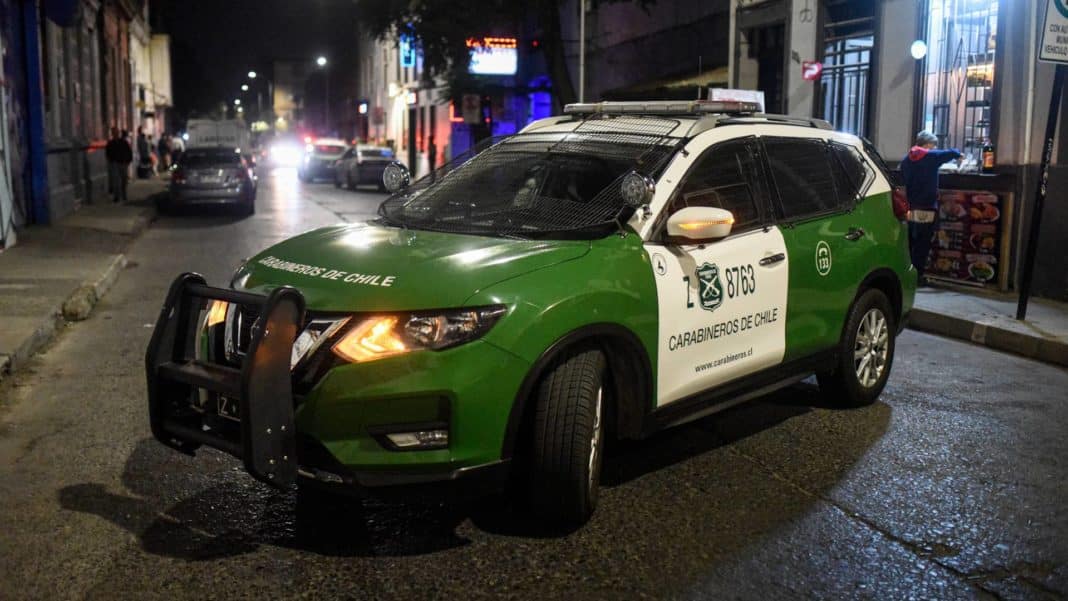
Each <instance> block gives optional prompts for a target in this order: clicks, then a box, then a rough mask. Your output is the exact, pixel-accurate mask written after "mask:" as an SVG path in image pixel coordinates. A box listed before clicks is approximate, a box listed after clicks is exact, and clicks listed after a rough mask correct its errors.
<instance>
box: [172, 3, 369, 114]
mask: <svg viewBox="0 0 1068 601" xmlns="http://www.w3.org/2000/svg"><path fill="white" fill-rule="evenodd" d="M154 1H155V2H156V3H157V5H156V6H154V7H153V12H154V13H156V14H155V18H154V20H153V23H152V25H153V29H154V30H155V31H162V32H164V33H169V34H171V65H172V70H173V72H172V76H173V77H172V82H173V86H174V102H175V107H174V113H175V117H177V118H179V119H184V118H185V117H188V116H191V115H195V114H197V113H201V114H203V113H206V112H207V111H210V110H212V109H214V108H216V107H217V106H218V104H219V103H220V102H222V101H227V102H232V101H233V99H234V98H235V97H238V95H239V94H240V87H241V84H242V83H251V82H248V80H247V78H246V74H247V73H248V71H249V70H255V71H257V72H259V73H261V74H266V73H267V72H268V71H269V65H270V63H271V62H272V61H273V60H274V59H287V60H292V59H305V58H306V59H307V60H308V61H309V64H310V63H311V61H313V60H314V58H315V56H317V55H319V54H324V55H326V56H327V57H330V59H331V65H332V67H334V70H333V71H334V72H333V73H332V77H333V81H337V80H338V79H339V78H344V77H345V75H346V72H348V70H349V69H351V65H352V64H354V63H353V62H352V61H353V59H354V54H355V53H354V52H353V50H354V49H355V47H356V38H357V31H356V20H355V16H354V9H353V4H354V2H353V0H222V1H219V2H207V1H205V0H154ZM260 79H261V82H262V78H260ZM247 98H248V97H246V100H245V102H246V103H247V102H249V100H247ZM252 98H253V99H254V98H255V96H254V95H253V96H252ZM253 102H254V100H253Z"/></svg>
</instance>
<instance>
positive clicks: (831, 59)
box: [819, 0, 876, 136]
mask: <svg viewBox="0 0 1068 601" xmlns="http://www.w3.org/2000/svg"><path fill="white" fill-rule="evenodd" d="M875 6H876V3H875V2H871V1H870V0H837V1H829V2H827V6H826V9H827V19H826V24H825V25H824V27H823V75H822V76H821V78H820V87H819V96H820V100H819V104H820V105H821V108H822V111H823V118H824V119H826V120H827V121H830V122H831V123H832V124H833V125H834V128H835V129H837V130H839V131H845V132H849V133H851V134H856V135H858V136H866V135H867V134H868V123H867V122H868V97H869V94H870V87H871V49H872V45H873V43H874V39H875V37H874V30H875V27H874V24H875Z"/></svg>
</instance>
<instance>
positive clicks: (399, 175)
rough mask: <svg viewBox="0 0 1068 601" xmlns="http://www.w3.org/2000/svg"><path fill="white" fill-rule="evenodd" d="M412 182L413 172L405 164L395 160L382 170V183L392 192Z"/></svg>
mask: <svg viewBox="0 0 1068 601" xmlns="http://www.w3.org/2000/svg"><path fill="white" fill-rule="evenodd" d="M411 182H412V174H411V172H410V171H408V168H407V167H405V166H404V165H402V164H400V163H398V162H396V161H394V162H392V163H390V164H389V165H386V168H385V169H383V170H382V184H383V185H384V186H385V187H386V190H389V191H390V193H393V192H398V191H400V190H403V189H404V188H407V187H408V184H410V183H411Z"/></svg>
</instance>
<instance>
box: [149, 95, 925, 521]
mask: <svg viewBox="0 0 1068 601" xmlns="http://www.w3.org/2000/svg"><path fill="white" fill-rule="evenodd" d="M755 109H756V107H755V106H753V105H748V104H740V103H715V102H707V101H692V102H655V103H654V102H649V103H600V104H585V105H570V106H568V107H567V109H566V110H565V114H564V115H563V116H560V117H554V118H549V119H544V120H541V121H538V122H535V123H533V124H531V125H530V126H528V127H527V128H526V129H525V130H523V131H522V132H520V133H519V134H517V135H515V136H512V137H509V138H506V139H503V140H493V141H491V143H489V144H487V145H485V146H483V147H480V148H477V149H476V151H475V152H472V153H471V154H470V155H468V156H462V157H459V158H457V159H456V160H455V161H453V162H452V163H451V164H450V165H448V166H446V167H445V168H443V169H440V170H438V171H436V172H434V173H433V174H432V175H430V176H428V177H426V178H423V179H422V180H419V181H417V182H414V183H412V184H410V185H409V182H408V173H407V170H406V169H404V168H403V167H402V166H400V165H394V166H391V167H390V168H389V169H388V170H387V172H386V174H385V180H386V184H387V187H389V188H390V189H391V190H392V191H394V194H393V195H392V196H391V197H389V198H388V199H387V200H386V201H385V202H383V204H382V205H381V207H380V209H379V216H378V218H377V219H374V220H372V221H370V222H368V223H363V224H350V225H337V226H333V227H326V228H322V229H318V230H314V231H311V232H308V233H305V234H302V235H299V236H297V237H294V238H292V239H289V240H287V241H284V242H282V243H280V244H277V245H274V246H272V247H270V248H268V249H266V250H264V251H263V252H262V253H260V254H258V255H256V256H254V257H252V258H250V259H249V260H248V261H247V262H246V263H245V264H244V265H242V266H241V267H240V269H238V271H237V273H236V274H235V275H234V278H233V280H232V282H231V283H230V287H229V288H213V287H209V286H208V285H207V283H206V282H205V281H204V279H203V278H201V277H200V276H199V275H196V274H184V275H182V276H180V277H178V279H177V280H175V282H174V284H173V285H172V286H171V289H170V292H169V293H168V296H167V299H166V302H165V304H164V306H163V309H162V311H161V313H160V317H159V321H158V323H157V324H156V329H155V331H154V333H153V336H152V340H151V343H150V346H149V349H148V353H147V375H148V392H149V395H148V396H149V405H150V416H151V425H152V431H153V433H154V434H155V436H156V438H158V439H159V440H160V441H161V442H163V443H164V444H166V445H168V446H171V447H173V448H175V449H177V450H179V451H183V452H186V453H193V452H194V451H195V450H196V449H197V448H199V447H201V446H209V447H214V448H217V449H221V450H223V451H226V452H228V453H231V454H233V455H235V456H237V457H239V458H241V459H242V460H243V461H244V465H245V468H246V469H247V470H248V472H249V473H251V474H252V475H253V476H255V477H256V478H258V479H260V480H262V481H264V482H266V483H268V484H271V485H274V486H278V487H288V486H291V485H293V484H294V483H298V484H301V485H315V484H318V485H320V486H323V485H325V486H327V487H332V488H336V489H344V490H347V491H350V492H357V493H374V492H378V493H385V492H393V493H400V494H402V495H404V494H413V495H414V494H415V493H414V492H410V491H413V490H415V489H417V488H419V489H422V488H423V485H434V486H438V487H443V488H449V487H460V488H461V489H464V490H469V489H481V488H484V487H488V488H490V489H494V488H505V485H506V484H510V486H507V488H509V489H511V490H516V491H518V492H519V495H517V496H518V497H519V498H520V499H522V500H524V501H525V502H527V503H529V505H530V506H531V507H532V509H533V510H534V512H535V513H536V514H537V515H539V516H541V517H542V518H544V519H545V520H547V521H552V522H558V523H559V522H571V523H580V522H582V521H584V520H585V519H587V518H588V517H589V515H590V514H591V512H592V511H593V509H594V507H595V505H596V503H597V492H598V479H599V473H600V469H601V463H602V450H603V448H604V444H605V440H606V439H607V438H609V437H615V438H623V439H639V438H642V437H645V436H648V435H649V434H651V433H653V432H657V431H659V430H662V429H664V428H668V427H670V426H673V425H676V424H680V423H683V422H686V421H688V420H693V419H695V418H698V417H701V416H703V415H707V414H708V413H710V412H714V411H717V410H720V409H723V408H725V407H727V406H730V405H733V404H736V403H739V402H742V401H744V400H746V399H749V398H753V397H755V396H757V395H762V394H765V393H767V392H769V391H771V390H773V389H775V388H779V387H782V386H786V385H789V384H791V383H793V382H797V381H799V380H800V379H803V378H805V377H807V376H809V375H811V374H813V373H814V374H816V376H817V377H818V381H819V385H820V388H821V390H822V391H823V392H824V393H825V394H826V395H827V397H828V399H829V400H830V401H833V402H835V403H839V404H841V405H862V404H865V403H870V402H872V401H873V400H874V399H875V398H876V397H877V396H878V395H879V393H880V392H881V391H882V389H883V386H884V385H885V383H886V380H887V377H888V376H889V373H890V368H891V364H892V361H893V357H894V338H895V336H896V334H897V333H898V332H899V331H900V328H901V327H902V324H903V322H904V320H905V317H906V315H907V314H908V312H909V310H910V308H911V307H912V302H913V296H914V292H915V285H916V275H915V271H914V270H913V268H912V267H911V266H910V264H909V255H908V248H907V236H906V235H905V230H904V229H903V226H902V224H901V223H899V222H898V220H897V219H895V218H894V214H893V211H892V207H891V198H890V184H889V181H888V177H887V174H886V172H885V167H884V165H883V163H882V162H881V160H880V158H879V157H878V155H877V154H876V153H875V151H874V150H873V149H872V148H871V147H870V146H869V145H868V144H867V143H865V142H863V141H862V140H860V139H858V138H856V137H854V136H851V135H846V134H841V133H836V132H834V131H832V130H831V128H830V127H829V126H828V125H827V124H826V123H825V122H822V121H817V120H808V119H805V120H797V119H791V118H787V117H780V116H772V115H763V114H758V113H755V112H754V111H755Z"/></svg>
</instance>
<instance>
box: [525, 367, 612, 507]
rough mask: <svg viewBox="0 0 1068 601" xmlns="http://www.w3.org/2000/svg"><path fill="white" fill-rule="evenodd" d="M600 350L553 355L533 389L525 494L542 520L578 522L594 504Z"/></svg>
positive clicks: (599, 444)
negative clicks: (544, 372) (557, 356)
mask: <svg viewBox="0 0 1068 601" xmlns="http://www.w3.org/2000/svg"><path fill="white" fill-rule="evenodd" d="M605 364H606V362H605V357H604V353H602V352H601V351H600V350H597V349H590V348H585V349H575V350H573V351H569V352H566V353H564V354H563V356H561V357H560V358H558V359H557V360H556V361H555V362H554V363H553V365H552V367H550V368H549V370H548V371H547V372H546V374H545V375H544V376H543V377H542V379H541V381H540V382H539V384H538V388H537V391H536V393H535V398H534V399H533V400H534V401H535V402H536V405H535V408H534V423H533V428H532V432H531V434H532V436H531V439H530V440H531V441H530V448H529V449H528V450H529V460H530V479H529V487H528V490H527V492H528V495H529V496H528V498H529V499H530V502H531V509H532V510H533V511H534V513H535V514H536V515H537V516H538V517H540V518H542V519H543V520H545V521H546V522H549V523H553V524H560V525H571V524H575V525H577V524H582V523H584V522H586V520H588V519H589V517H590V515H591V514H592V513H593V510H594V508H595V507H596V506H597V497H598V490H599V488H600V477H601V455H602V452H603V449H604V432H605V420H604V419H603V416H604V413H605V406H604V405H605V399H604V380H605V377H604V373H605Z"/></svg>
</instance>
